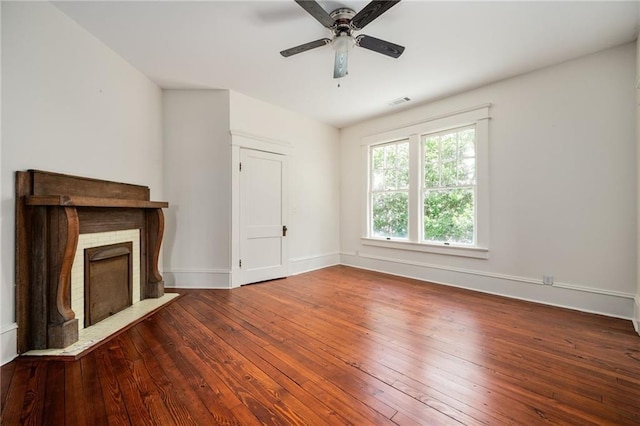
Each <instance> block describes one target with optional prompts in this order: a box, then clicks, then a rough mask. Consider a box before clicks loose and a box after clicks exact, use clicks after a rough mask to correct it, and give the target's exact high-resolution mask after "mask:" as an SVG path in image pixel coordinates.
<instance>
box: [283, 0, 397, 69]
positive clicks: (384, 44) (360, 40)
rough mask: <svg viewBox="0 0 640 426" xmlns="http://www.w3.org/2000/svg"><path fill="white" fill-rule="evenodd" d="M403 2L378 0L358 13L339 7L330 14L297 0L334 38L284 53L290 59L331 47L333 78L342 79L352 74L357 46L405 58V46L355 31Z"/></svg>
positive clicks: (309, 0)
mask: <svg viewBox="0 0 640 426" xmlns="http://www.w3.org/2000/svg"><path fill="white" fill-rule="evenodd" d="M399 1H400V0H393V1H378V0H374V1H372V2H371V3H369V4H367V5H366V6H365V7H364V9H362V10H361V11H360V12H358V13H356V12H355V11H354V10H352V9H349V8H339V9H336V10H334V11H333V12H331V14H329V13H327V12H326V11H325V10H324V9H323V8H322V6H320V5H319V4H318V3H317V2H316V1H315V0H295V2H296V3H298V4H299V5H300V6H301V7H302V8H303V9H304V10H306V11H307V12H308V13H309V14H310V15H311V16H313V17H314V18H315V19H316V20H317V21H318V22H320V23H321V24H322V25H323V26H324V27H326V28H328V29H329V30H330V31H331V32H332V33H333V37H332V38H331V39H329V38H322V39H319V40H315V41H311V42H309V43H305V44H301V45H299V46H295V47H292V48H290V49H286V50H283V51H281V52H280V54H281V55H282V56H284V57H285V58H287V57H289V56H292V55H297V54H298V53H302V52H306V51H307V50H311V49H315V48H317V47H322V46H326V45H327V44H331V45H332V46H333V49H334V50H335V60H334V66H333V78H342V77H344V76H346V75H347V74H348V69H347V64H348V59H349V50H350V49H351V48H352V47H354V46H358V47H363V48H365V49H368V50H371V51H374V52H377V53H382V54H383V55H387V56H389V57H392V58H398V57H399V56H400V55H402V52H404V47H403V46H400V45H398V44H395V43H390V42H388V41H385V40H381V39H378V38H375V37H371V36H367V35H364V34H361V35H358V36H354V35H353V32H354V31H360V30H361V29H363V28H364V27H365V26H366V25H368V24H369V23H371V22H372V21H373V20H374V19H376V18H378V17H379V16H380V15H382V14H383V13H384V12H386V11H387V10H389V9H390V8H391V7H392V6H394V5H395V4H396V3H398V2H399Z"/></svg>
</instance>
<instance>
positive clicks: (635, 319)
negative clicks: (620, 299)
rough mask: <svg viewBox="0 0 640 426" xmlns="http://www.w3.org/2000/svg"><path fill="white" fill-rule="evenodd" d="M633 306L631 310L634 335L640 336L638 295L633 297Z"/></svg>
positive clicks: (639, 300) (639, 296)
mask: <svg viewBox="0 0 640 426" xmlns="http://www.w3.org/2000/svg"><path fill="white" fill-rule="evenodd" d="M635 302H636V303H635V304H634V308H633V319H632V321H633V328H635V329H636V333H638V334H640V294H638V295H636V297H635Z"/></svg>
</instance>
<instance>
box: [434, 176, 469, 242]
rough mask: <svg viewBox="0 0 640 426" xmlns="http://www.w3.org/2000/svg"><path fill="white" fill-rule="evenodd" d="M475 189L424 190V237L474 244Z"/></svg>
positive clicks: (440, 240)
mask: <svg viewBox="0 0 640 426" xmlns="http://www.w3.org/2000/svg"><path fill="white" fill-rule="evenodd" d="M473 194H474V190H473V189H472V188H455V189H447V190H435V191H427V192H426V193H425V196H424V240H426V241H439V242H452V243H458V244H473V222H474V208H473V203H474V195H473Z"/></svg>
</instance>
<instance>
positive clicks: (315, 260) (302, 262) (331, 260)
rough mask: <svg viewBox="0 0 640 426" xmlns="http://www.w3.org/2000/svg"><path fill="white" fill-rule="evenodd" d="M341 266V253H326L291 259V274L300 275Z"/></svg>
mask: <svg viewBox="0 0 640 426" xmlns="http://www.w3.org/2000/svg"><path fill="white" fill-rule="evenodd" d="M339 264H340V253H338V252H336V253H326V254H319V255H315V256H306V257H297V258H295V259H289V274H290V275H298V274H302V273H304V272H310V271H315V270H316V269H322V268H327V267H329V266H335V265H339Z"/></svg>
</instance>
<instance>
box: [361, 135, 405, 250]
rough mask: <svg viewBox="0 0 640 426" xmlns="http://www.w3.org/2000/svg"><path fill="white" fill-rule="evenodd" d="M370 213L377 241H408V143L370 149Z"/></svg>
mask: <svg viewBox="0 0 640 426" xmlns="http://www.w3.org/2000/svg"><path fill="white" fill-rule="evenodd" d="M370 179H371V210H372V225H373V227H372V230H371V233H372V235H373V236H375V237H385V238H404V239H406V238H407V237H408V229H409V222H408V219H409V218H408V213H409V141H407V140H405V141H400V142H394V143H388V144H384V145H378V146H375V147H372V148H371V178H370Z"/></svg>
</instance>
